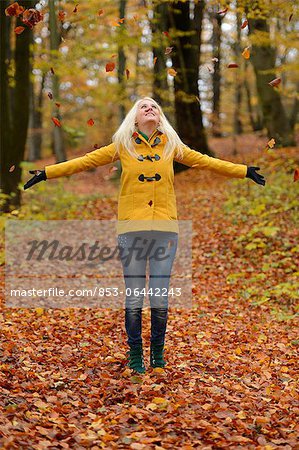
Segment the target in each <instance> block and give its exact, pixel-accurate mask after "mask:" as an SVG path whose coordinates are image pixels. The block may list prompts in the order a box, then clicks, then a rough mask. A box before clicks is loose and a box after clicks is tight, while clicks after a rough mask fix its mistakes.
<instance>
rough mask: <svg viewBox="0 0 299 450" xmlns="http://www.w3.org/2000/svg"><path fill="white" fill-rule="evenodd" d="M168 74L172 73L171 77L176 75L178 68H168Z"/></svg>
mask: <svg viewBox="0 0 299 450" xmlns="http://www.w3.org/2000/svg"><path fill="white" fill-rule="evenodd" d="M167 73H168V75H170V76H171V77H175V76H176V74H177V72H176V70H174V69H173V68H170V69H168V70H167Z"/></svg>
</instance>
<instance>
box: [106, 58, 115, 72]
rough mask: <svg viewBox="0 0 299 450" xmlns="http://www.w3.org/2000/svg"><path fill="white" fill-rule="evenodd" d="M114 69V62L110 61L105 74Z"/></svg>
mask: <svg viewBox="0 0 299 450" xmlns="http://www.w3.org/2000/svg"><path fill="white" fill-rule="evenodd" d="M114 69H115V63H114V62H112V61H111V62H108V63H107V64H106V72H113V70H114Z"/></svg>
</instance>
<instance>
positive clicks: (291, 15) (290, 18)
mask: <svg viewBox="0 0 299 450" xmlns="http://www.w3.org/2000/svg"><path fill="white" fill-rule="evenodd" d="M292 17H293V13H292V14H290V17H289V22H291V20H292Z"/></svg>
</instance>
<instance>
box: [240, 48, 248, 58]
mask: <svg viewBox="0 0 299 450" xmlns="http://www.w3.org/2000/svg"><path fill="white" fill-rule="evenodd" d="M242 56H243V58H245V59H249V58H250V50H249V47H245V48H244V50H243V52H242Z"/></svg>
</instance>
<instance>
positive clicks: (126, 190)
mask: <svg viewBox="0 0 299 450" xmlns="http://www.w3.org/2000/svg"><path fill="white" fill-rule="evenodd" d="M117 160H120V161H121V164H122V174H121V183H120V193H119V198H118V222H117V233H118V244H119V249H120V250H121V251H122V252H121V253H122V255H121V261H122V265H123V273H124V278H125V284H126V288H127V289H126V293H127V296H126V307H125V328H126V332H127V335H128V341H127V342H128V345H129V348H130V350H129V352H128V353H129V367H130V368H131V369H133V370H134V371H136V372H138V373H144V372H145V366H144V360H143V348H142V333H141V330H142V326H141V325H142V307H143V300H144V291H143V292H142V290H144V288H145V281H146V263H147V259H148V260H149V266H150V277H149V291H151V288H152V292H154V293H155V295H153V294H152V293H150V295H149V297H150V304H151V349H150V365H151V367H164V366H165V364H166V363H165V360H164V357H163V352H164V341H165V333H166V325H167V317H168V296H167V295H165V292H166V293H167V292H168V286H169V281H170V275H171V269H172V264H173V261H174V257H175V254H176V250H177V244H178V232H179V228H178V223H177V209H176V198H175V192H174V187H173V183H174V172H173V160H175V161H178V162H181V163H182V164H185V165H187V166H190V167H198V168H199V169H207V170H211V171H213V172H216V173H218V174H221V175H225V176H228V177H232V178H245V177H247V178H251V179H252V180H253V181H255V182H256V183H258V184H261V185H265V179H264V177H263V176H261V175H260V174H258V173H257V172H256V170H259V167H247V166H246V165H243V164H234V163H232V162H229V161H223V160H220V159H217V158H212V157H209V156H207V155H203V154H201V153H199V152H197V151H195V150H191V149H190V148H189V147H187V146H186V145H185V144H184V143H183V142H182V141H181V140H180V138H179V136H178V135H177V133H176V132H175V130H174V129H173V128H172V126H171V125H170V123H169V122H168V120H167V119H166V117H165V115H164V113H163V111H162V109H161V107H160V106H159V105H158V104H157V103H156V102H155V101H154V100H153V99H152V98H150V97H144V98H142V99H141V100H138V101H137V102H136V103H135V104H134V106H133V107H132V108H131V110H130V111H129V112H128V114H127V116H126V117H125V119H124V121H123V122H122V124H121V125H120V127H119V128H118V130H117V131H116V133H115V134H114V135H113V138H112V143H111V144H110V145H108V146H105V147H101V148H99V149H97V150H95V151H93V152H89V153H86V154H85V156H82V157H79V158H74V159H72V160H70V161H66V162H62V163H58V164H53V165H49V166H46V167H45V169H44V170H42V171H32V170H31V171H29V172H30V173H31V174H35V175H34V177H33V178H31V179H30V180H29V181H28V182H27V183H26V184H25V186H24V189H27V188H29V187H31V186H32V185H34V184H35V183H38V182H39V181H42V180H46V179H51V178H58V177H61V176H66V175H72V174H73V173H77V172H81V171H83V170H88V169H90V168H92V167H97V166H102V165H105V164H109V163H111V162H113V161H117ZM137 240H139V241H142V246H143V249H145V250H146V254H147V256H146V257H144V258H140V257H139V256H140V255H139V254H138V251H139V250H136V249H135V247H134V243H136V242H137ZM139 241H138V242H139ZM169 244H170V245H169ZM139 245H140V242H139ZM159 248H160V249H163V250H164V254H165V257H164V258H162V259H161V258H157V256H156V253H157V250H158V249H159ZM128 249H134V250H133V251H132V252H131V258H130V260H129V262H128V258H126V257H125V256H124V253H125V252H126V251H127V250H128ZM149 249H150V251H149V252H148V250H149ZM163 288H164V289H163Z"/></svg>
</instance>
